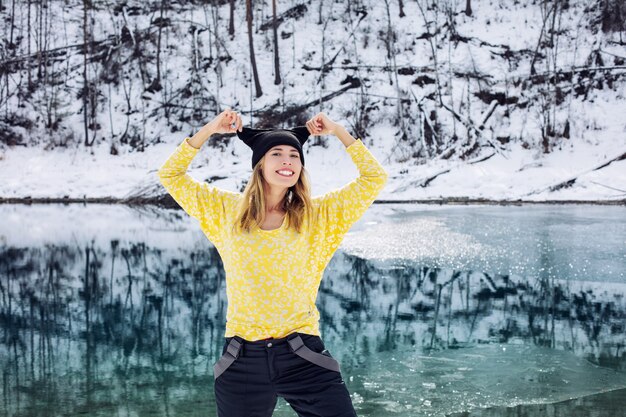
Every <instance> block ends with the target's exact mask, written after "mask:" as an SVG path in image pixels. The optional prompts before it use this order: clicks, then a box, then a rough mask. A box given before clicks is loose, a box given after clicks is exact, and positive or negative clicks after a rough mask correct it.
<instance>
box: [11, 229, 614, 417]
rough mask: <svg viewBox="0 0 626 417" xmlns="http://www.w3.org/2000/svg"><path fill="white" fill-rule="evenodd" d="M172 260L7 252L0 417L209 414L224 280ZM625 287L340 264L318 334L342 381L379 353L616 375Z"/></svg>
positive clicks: (210, 261)
mask: <svg viewBox="0 0 626 417" xmlns="http://www.w3.org/2000/svg"><path fill="white" fill-rule="evenodd" d="M178 254H179V256H178V257H166V256H164V252H163V251H162V250H160V249H159V248H152V247H147V246H146V244H144V243H137V244H127V245H125V244H123V243H121V242H120V241H119V240H112V241H111V242H110V244H109V246H108V247H107V248H102V247H97V246H95V244H94V243H93V242H91V243H89V244H87V245H85V246H84V247H77V246H75V245H67V246H53V245H48V246H44V247H39V248H16V247H2V248H1V252H0V296H1V300H0V303H1V305H0V327H1V332H2V333H1V344H0V352H1V355H0V356H1V358H2V359H1V363H2V369H3V402H4V404H5V405H4V409H3V410H2V412H3V413H4V414H5V415H42V414H46V413H45V412H44V411H43V410H52V412H51V414H58V413H61V412H63V413H65V412H67V413H69V414H71V413H70V411H71V412H72V413H73V412H81V410H82V411H85V412H88V413H90V414H93V412H95V411H93V410H97V411H98V413H102V415H109V414H111V413H117V412H118V411H120V410H121V411H123V413H125V414H129V413H130V414H133V413H138V414H142V413H144V412H145V413H147V412H154V413H157V414H162V415H196V414H202V413H204V412H205V411H206V410H207V409H212V407H213V405H212V404H211V401H212V392H213V390H212V381H213V378H212V364H213V363H214V362H215V361H216V360H217V358H218V355H219V354H220V353H221V347H222V343H223V338H222V337H223V333H224V323H225V320H226V318H225V313H226V299H225V277H224V272H223V267H222V264H221V260H220V257H219V255H218V253H217V251H216V250H215V249H214V248H212V247H209V249H206V250H193V251H186V250H183V249H181V250H180V251H179V252H178ZM545 262H546V263H549V262H550V260H545ZM625 287H626V286H625V285H624V284H611V283H598V282H583V281H568V280H559V279H555V278H554V277H550V276H539V277H516V276H508V275H490V274H486V273H483V272H479V271H450V270H444V269H433V268H428V267H426V266H420V265H413V264H409V263H405V264H403V265H396V266H385V267H383V266H381V265H377V264H376V263H373V262H370V261H369V260H366V259H361V258H358V257H354V256H350V255H347V254H345V253H342V252H338V253H337V254H336V256H335V257H334V258H333V260H332V261H331V264H330V265H329V267H328V269H327V271H326V274H325V276H324V279H323V281H322V284H321V287H320V295H319V297H318V308H319V309H320V314H321V317H322V319H321V331H322V335H323V337H324V339H325V341H326V343H327V345H329V346H332V347H333V356H335V357H337V358H338V359H339V360H340V361H341V362H342V367H343V369H344V372H347V373H350V370H351V369H353V368H354V367H357V366H362V365H363V358H365V362H366V361H367V358H368V357H369V356H370V355H372V354H374V353H377V352H395V351H406V350H411V349H418V350H423V351H425V352H428V351H433V350H445V349H460V348H463V347H466V346H476V345H478V344H484V343H505V344H506V343H522V344H532V345H536V346H543V347H549V348H551V349H557V350H565V351H571V352H573V353H574V354H575V355H577V356H580V357H584V358H587V359H588V360H590V361H592V362H594V363H596V364H600V365H603V366H608V367H611V368H614V369H616V370H620V371H624V370H625V368H626V365H625V364H626V356H625V353H624V342H625V338H624V333H626V332H625V329H624V325H625V324H624V323H625V320H624V319H625V312H626V308H625V300H624V294H625V293H626V291H625ZM155 399H158V401H155Z"/></svg>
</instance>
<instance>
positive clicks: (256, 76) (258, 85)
mask: <svg viewBox="0 0 626 417" xmlns="http://www.w3.org/2000/svg"><path fill="white" fill-rule="evenodd" d="M246 22H247V23H248V45H249V47H250V63H251V64H252V75H253V77H254V87H255V90H256V97H257V98H259V97H261V96H262V95H263V90H261V82H260V81H259V72H258V70H257V67H256V58H255V56H254V42H253V34H252V0H246Z"/></svg>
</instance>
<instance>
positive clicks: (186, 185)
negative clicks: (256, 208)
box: [158, 109, 242, 244]
mask: <svg viewBox="0 0 626 417" xmlns="http://www.w3.org/2000/svg"><path fill="white" fill-rule="evenodd" d="M241 128H242V123H241V118H240V117H239V116H238V115H237V114H236V113H235V112H233V111H231V110H229V109H228V110H225V111H224V112H222V113H220V114H219V115H218V116H217V117H216V118H215V119H213V120H212V121H211V122H209V123H207V124H206V125H204V126H203V127H202V129H200V131H198V133H196V134H195V135H193V137H191V138H185V139H184V140H183V141H182V143H181V144H180V145H179V146H178V147H177V148H176V150H175V151H174V152H173V153H172V155H170V157H169V158H168V159H167V160H166V161H165V163H164V164H163V165H162V166H161V167H160V168H159V171H158V176H159V181H160V182H161V184H162V185H163V187H165V189H166V190H167V192H168V193H169V194H170V195H171V196H172V198H174V200H175V201H176V202H177V203H178V204H179V205H180V206H181V207H182V208H183V210H185V212H187V214H189V215H190V216H191V217H193V218H195V219H197V220H198V221H200V222H201V224H202V226H203V230H204V231H205V233H206V234H207V235H208V237H209V238H210V239H211V241H213V243H214V244H215V243H216V242H215V241H216V240H218V236H219V231H220V229H221V228H222V226H223V225H224V220H225V209H226V208H225V205H226V199H228V198H231V199H232V198H236V197H237V193H233V192H230V191H225V190H222V189H219V188H217V187H215V186H212V185H210V184H208V183H206V182H202V181H198V180H196V179H194V178H193V177H191V176H190V175H189V174H187V169H188V168H189V165H190V164H191V161H192V160H193V158H194V157H195V156H196V155H197V153H198V152H199V151H200V147H202V145H203V144H204V143H205V142H206V141H207V140H208V139H209V138H210V137H211V135H212V134H214V133H235V132H236V131H237V130H241Z"/></svg>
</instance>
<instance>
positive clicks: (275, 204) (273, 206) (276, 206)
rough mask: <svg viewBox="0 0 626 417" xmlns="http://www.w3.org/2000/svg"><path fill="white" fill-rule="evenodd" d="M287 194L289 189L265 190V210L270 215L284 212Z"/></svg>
mask: <svg viewBox="0 0 626 417" xmlns="http://www.w3.org/2000/svg"><path fill="white" fill-rule="evenodd" d="M286 194H287V188H285V189H283V190H280V191H278V190H276V189H272V188H271V187H269V189H266V190H265V208H266V211H267V212H268V213H273V212H280V213H282V212H283V211H284V209H283V200H284V199H285V195H286Z"/></svg>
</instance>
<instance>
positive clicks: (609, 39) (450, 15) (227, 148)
mask: <svg viewBox="0 0 626 417" xmlns="http://www.w3.org/2000/svg"><path fill="white" fill-rule="evenodd" d="M247 3H252V4H251V9H250V10H249V12H250V13H249V14H250V15H251V17H252V19H251V20H250V21H249V25H248V22H247V19H246V16H247V10H246V9H247ZM275 4H276V9H275V10H273V7H272V6H273V2H271V1H267V2H261V1H254V2H252V1H250V2H235V1H230V2H229V1H214V2H199V1H186V0H185V1H169V2H168V1H165V0H153V1H124V2H121V1H106V2H104V1H95V2H87V1H76V0H64V1H58V0H44V1H41V2H31V1H28V2H17V1H15V0H13V1H9V2H3V3H2V5H0V16H1V17H2V20H1V23H0V30H1V31H2V37H3V42H2V46H0V61H1V62H2V66H1V69H0V201H24V200H23V199H28V198H30V199H38V198H42V199H59V198H63V197H66V198H67V199H93V198H102V199H111V200H115V199H122V200H128V201H130V200H133V199H135V200H137V199H148V200H149V199H153V198H159V197H162V196H163V194H164V190H163V189H162V187H161V186H160V184H159V183H158V179H157V177H156V171H157V169H158V168H159V166H160V165H161V164H162V163H163V162H164V161H165V159H166V158H167V156H168V155H169V154H170V153H171V152H172V151H173V150H174V148H175V146H177V145H178V144H179V143H180V142H181V141H182V140H183V139H184V137H185V136H188V135H192V134H193V133H195V131H197V130H198V129H199V128H200V127H201V126H202V125H203V124H205V123H207V122H208V121H210V120H211V119H212V118H213V117H214V116H215V115H216V114H217V113H218V112H220V111H221V110H223V109H224V108H226V107H230V108H233V109H235V110H237V111H238V112H240V113H241V114H242V115H243V119H244V123H246V124H247V125H248V126H254V127H291V126H294V125H298V124H304V122H305V121H306V120H307V119H308V118H310V117H312V116H313V115H314V114H316V113H317V112H319V111H324V112H326V113H327V114H328V115H329V116H330V117H331V118H332V119H333V120H336V121H338V122H340V123H342V124H343V125H344V126H346V127H347V128H348V130H349V131H350V132H351V133H352V134H353V135H354V136H355V137H360V138H362V139H363V141H364V143H365V144H366V145H367V146H368V147H369V148H370V150H371V151H372V152H373V153H374V154H375V155H376V157H377V158H378V159H379V160H380V161H381V162H382V163H383V164H384V165H385V167H386V168H387V170H388V172H389V173H390V179H389V183H388V185H387V187H386V188H385V190H383V192H382V193H381V195H380V197H379V198H380V200H442V199H443V200H446V199H454V200H461V201H464V200H465V199H469V200H473V199H476V200H480V199H493V200H515V201H517V200H523V201H546V200H552V201H554V200H556V201H571V200H574V201H604V202H615V203H621V204H624V202H626V117H624V115H625V114H626V23H624V22H625V21H626V18H625V17H626V1H624V0H602V1H600V0H592V1H588V0H587V1H585V0H569V1H565V0H562V1H555V2H518V1H509V0H491V1H487V0H481V1H477V0H471V1H468V0H466V1H459V0H457V1H454V0H434V1H426V0H418V1H415V2H413V1H411V2H405V1H401V0H400V1H390V0H385V1H382V2H380V1H373V0H358V1H345V2H340V1H328V0H311V1H295V0H289V1H276V3H275ZM468 5H470V6H471V12H470V11H469V10H468V9H467V6H468ZM248 26H250V27H251V29H252V30H251V32H249V30H248ZM305 152H306V153H307V156H306V160H307V169H308V170H309V172H310V174H311V178H312V180H313V192H314V194H320V193H323V192H326V191H329V190H330V189H333V188H335V187H339V186H341V185H343V184H345V183H347V182H349V181H350V180H351V179H352V178H353V177H354V176H355V175H356V169H355V168H354V167H353V165H352V162H351V161H350V159H349V157H348V155H347V153H346V152H345V151H344V150H343V145H342V144H341V143H340V142H339V140H337V139H336V138H334V137H324V138H314V137H312V138H311V139H309V142H308V143H307V144H306V145H305ZM249 158H250V150H249V148H247V146H246V145H244V144H243V143H241V142H240V141H239V140H238V139H237V138H236V137H233V136H222V137H215V138H214V139H213V138H212V139H211V140H210V141H209V142H208V143H207V144H206V145H205V149H203V150H202V151H201V153H200V154H199V155H198V157H197V158H196V160H194V163H193V165H192V170H191V174H192V175H193V176H194V177H195V178H197V179H200V180H207V181H211V182H212V183H214V184H215V185H217V186H220V187H223V188H227V189H231V190H241V189H242V188H243V186H244V185H245V183H246V181H247V179H248V177H249V175H250V168H249V161H250V159H249Z"/></svg>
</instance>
